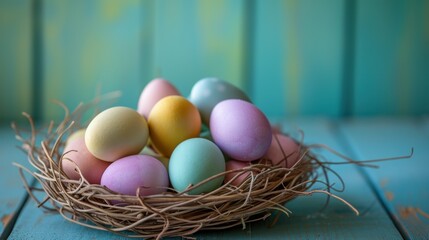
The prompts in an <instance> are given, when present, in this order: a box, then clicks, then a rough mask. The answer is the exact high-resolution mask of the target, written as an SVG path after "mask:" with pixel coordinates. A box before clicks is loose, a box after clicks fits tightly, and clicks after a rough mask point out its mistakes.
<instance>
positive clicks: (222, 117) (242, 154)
mask: <svg viewBox="0 0 429 240" xmlns="http://www.w3.org/2000/svg"><path fill="white" fill-rule="evenodd" d="M210 131H211V134H212V137H213V140H214V142H215V143H216V145H218V146H219V148H220V149H221V150H222V151H223V152H225V153H226V154H227V155H229V156H230V157H231V158H232V159H234V160H239V161H253V160H256V159H259V158H261V157H262V156H264V154H265V153H266V152H267V150H268V148H269V146H270V144H271V140H272V132H271V126H270V123H269V121H268V119H267V117H266V116H265V115H264V114H263V113H262V112H261V111H260V110H259V109H258V108H257V107H256V106H255V105H253V104H251V103H249V102H246V101H243V100H239V99H229V100H224V101H222V102H220V103H218V104H217V105H216V106H215V108H214V109H213V112H212V114H211V118H210Z"/></svg>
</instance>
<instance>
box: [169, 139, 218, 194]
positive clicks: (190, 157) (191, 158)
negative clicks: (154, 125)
mask: <svg viewBox="0 0 429 240" xmlns="http://www.w3.org/2000/svg"><path fill="white" fill-rule="evenodd" d="M168 170H169V177H170V183H171V185H172V186H173V188H174V189H176V190H177V191H178V192H182V191H184V190H185V189H186V188H187V187H188V186H189V185H191V184H192V185H195V184H197V183H199V182H201V181H203V180H205V179H207V178H209V177H211V176H214V175H216V174H219V173H222V172H224V171H225V159H224V157H223V154H222V151H221V150H220V149H219V147H218V146H216V144H214V143H213V142H211V141H209V140H207V139H204V138H191V139H188V140H185V141H183V142H182V143H180V144H179V145H178V146H177V147H176V148H175V149H174V151H173V153H172V155H171V157H170V162H169V165H168ZM223 179H224V178H223V176H222V177H219V178H216V179H213V180H211V181H209V182H207V183H205V184H203V185H201V186H199V187H198V188H195V189H193V190H192V191H189V192H188V193H189V194H191V195H197V194H201V193H208V192H210V191H213V190H215V189H217V188H218V187H220V186H221V184H222V182H223Z"/></svg>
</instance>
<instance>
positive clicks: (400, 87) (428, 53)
mask: <svg viewBox="0 0 429 240" xmlns="http://www.w3.org/2000/svg"><path fill="white" fill-rule="evenodd" d="M356 2H357V16H358V18H357V26H356V31H357V32H356V51H355V54H356V55H355V61H356V65H355V86H354V89H355V90H354V94H353V95H354V107H353V112H354V115H357V116H361V115H421V114H427V113H428V112H429V104H427V103H428V102H429V94H428V93H427V91H428V89H429V72H428V67H427V64H428V62H429V31H428V22H429V14H428V11H429V2H428V1H388V0H387V1H386V0H376V1H373V0H363V1H356Z"/></svg>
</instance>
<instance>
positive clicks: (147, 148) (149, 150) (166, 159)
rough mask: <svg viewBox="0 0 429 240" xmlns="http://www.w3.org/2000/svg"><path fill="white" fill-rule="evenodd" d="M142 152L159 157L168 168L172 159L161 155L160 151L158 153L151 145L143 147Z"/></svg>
mask: <svg viewBox="0 0 429 240" xmlns="http://www.w3.org/2000/svg"><path fill="white" fill-rule="evenodd" d="M140 154H143V155H149V156H152V157H154V158H156V159H158V160H159V161H160V162H161V163H162V164H163V165H164V167H165V168H166V169H167V170H168V162H169V161H170V159H169V158H167V157H164V156H162V155H160V154H159V153H156V152H155V151H154V150H153V149H151V148H150V147H149V146H146V147H145V148H143V150H142V151H141V152H140Z"/></svg>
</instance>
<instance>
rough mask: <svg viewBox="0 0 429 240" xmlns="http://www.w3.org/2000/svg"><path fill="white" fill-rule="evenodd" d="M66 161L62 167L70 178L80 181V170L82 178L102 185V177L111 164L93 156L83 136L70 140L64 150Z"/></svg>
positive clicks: (63, 161)
mask: <svg viewBox="0 0 429 240" xmlns="http://www.w3.org/2000/svg"><path fill="white" fill-rule="evenodd" d="M64 153H66V154H65V155H64V159H63V160H62V163H61V166H62V168H63V171H64V173H65V174H66V175H67V177H68V178H70V179H73V180H79V179H80V175H79V173H78V170H77V169H76V168H79V170H80V172H81V173H82V176H83V177H84V178H85V179H86V180H87V181H88V182H89V183H91V184H100V179H101V176H102V175H103V172H104V170H106V168H107V167H108V166H109V164H110V163H108V162H105V161H102V160H100V159H98V158H96V157H94V155H92V154H91V153H90V152H89V151H88V148H87V147H86V145H85V138H84V136H83V135H80V136H75V137H74V138H73V139H71V140H69V141H68V143H67V144H66V146H65V148H64Z"/></svg>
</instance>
